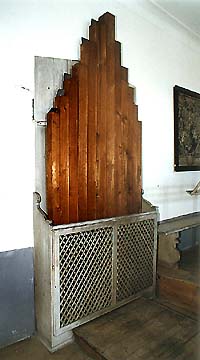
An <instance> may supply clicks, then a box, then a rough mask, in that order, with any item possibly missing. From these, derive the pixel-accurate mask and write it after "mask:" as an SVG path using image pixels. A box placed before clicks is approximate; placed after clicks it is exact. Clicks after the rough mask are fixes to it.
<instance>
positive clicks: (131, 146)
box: [127, 87, 137, 214]
mask: <svg viewBox="0 0 200 360" xmlns="http://www.w3.org/2000/svg"><path fill="white" fill-rule="evenodd" d="M134 110H135V108H134V105H133V89H132V88H130V87H129V88H128V170H127V183H128V194H127V195H128V213H129V214H133V213H134V212H135V196H134V191H137V190H136V189H137V181H136V178H137V177H136V156H137V152H136V143H137V140H136V132H135V124H136V121H137V120H136V112H135V111H134Z"/></svg>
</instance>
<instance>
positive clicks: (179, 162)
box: [174, 85, 200, 171]
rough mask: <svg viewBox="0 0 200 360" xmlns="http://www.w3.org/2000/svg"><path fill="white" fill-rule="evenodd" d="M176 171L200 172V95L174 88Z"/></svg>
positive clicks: (178, 87) (177, 87)
mask: <svg viewBox="0 0 200 360" xmlns="http://www.w3.org/2000/svg"><path fill="white" fill-rule="evenodd" d="M174 169H175V171H197V170H200V94H198V93H196V92H193V91H190V90H187V89H184V88H182V87H180V86H177V85H176V86H174Z"/></svg>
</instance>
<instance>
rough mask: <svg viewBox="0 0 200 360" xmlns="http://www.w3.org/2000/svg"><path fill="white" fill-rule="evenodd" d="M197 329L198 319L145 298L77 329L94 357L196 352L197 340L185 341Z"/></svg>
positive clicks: (129, 358) (128, 358)
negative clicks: (188, 342) (189, 343)
mask: <svg viewBox="0 0 200 360" xmlns="http://www.w3.org/2000/svg"><path fill="white" fill-rule="evenodd" d="M197 333H198V323H197V321H194V320H193V319H191V318H188V317H185V316H183V315H182V314H179V313H177V312H174V311H172V310H170V309H168V308H166V307H164V306H162V305H160V304H158V303H155V302H153V301H150V300H147V299H142V298H141V299H138V300H135V301H134V302H132V303H130V304H128V305H125V306H123V307H122V308H120V309H117V310H115V311H113V312H112V313H110V314H107V315H105V316H103V317H101V318H99V319H95V320H93V321H92V322H90V323H88V324H85V325H82V326H80V327H79V328H77V329H75V334H76V338H78V339H81V342H82V344H83V343H84V342H85V344H87V347H88V346H89V347H90V348H92V349H93V356H94V359H106V360H136V359H148V360H154V359H158V358H159V359H176V357H177V356H182V354H183V353H184V349H185V351H188V352H191V353H192V351H193V353H194V352H195V350H196V345H195V342H194V343H192V342H191V345H190V347H189V345H188V348H187V347H186V345H185V344H186V343H187V341H189V340H190V339H191V338H192V337H195V336H196V334H197ZM191 341H192V340H191ZM95 354H96V355H97V357H95ZM180 359H181V358H180Z"/></svg>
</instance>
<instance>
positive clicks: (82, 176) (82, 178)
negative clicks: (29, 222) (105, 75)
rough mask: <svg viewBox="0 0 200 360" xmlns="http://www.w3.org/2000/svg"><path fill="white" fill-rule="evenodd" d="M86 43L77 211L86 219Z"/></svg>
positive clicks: (84, 48)
mask: <svg viewBox="0 0 200 360" xmlns="http://www.w3.org/2000/svg"><path fill="white" fill-rule="evenodd" d="M88 55H89V54H88V43H87V41H86V40H84V41H83V43H82V45H81V62H80V66H79V132H78V212H79V216H78V217H79V221H84V220H86V219H87V127H88Z"/></svg>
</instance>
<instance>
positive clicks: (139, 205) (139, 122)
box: [136, 121, 142, 213]
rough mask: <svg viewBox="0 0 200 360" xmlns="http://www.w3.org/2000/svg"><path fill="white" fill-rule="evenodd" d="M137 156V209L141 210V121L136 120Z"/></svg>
mask: <svg viewBox="0 0 200 360" xmlns="http://www.w3.org/2000/svg"><path fill="white" fill-rule="evenodd" d="M137 146H138V156H137V160H138V161H137V204H138V205H137V209H136V212H137V213H139V212H141V211H142V123H141V121H138V145H137Z"/></svg>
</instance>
